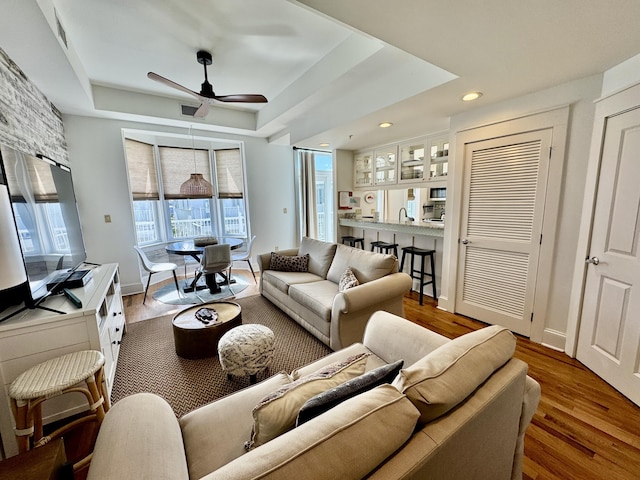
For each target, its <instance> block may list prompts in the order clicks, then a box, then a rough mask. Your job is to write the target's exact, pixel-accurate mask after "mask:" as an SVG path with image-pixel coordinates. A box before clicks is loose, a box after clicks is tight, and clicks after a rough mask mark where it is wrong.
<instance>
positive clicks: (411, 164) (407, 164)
mask: <svg viewBox="0 0 640 480" xmlns="http://www.w3.org/2000/svg"><path fill="white" fill-rule="evenodd" d="M422 165H424V161H423V160H405V161H404V162H402V166H403V167H421V166H422Z"/></svg>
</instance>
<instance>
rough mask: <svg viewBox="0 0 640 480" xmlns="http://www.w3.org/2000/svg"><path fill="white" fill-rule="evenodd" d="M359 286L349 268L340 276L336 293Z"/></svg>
mask: <svg viewBox="0 0 640 480" xmlns="http://www.w3.org/2000/svg"><path fill="white" fill-rule="evenodd" d="M358 285H360V282H359V281H358V279H357V277H356V276H355V274H354V273H353V270H351V269H350V268H349V267H347V269H346V270H345V271H344V273H343V274H342V275H341V276H340V281H339V282H338V291H339V292H344V291H345V290H348V289H350V288H353V287H357V286H358Z"/></svg>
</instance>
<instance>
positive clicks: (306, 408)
mask: <svg viewBox="0 0 640 480" xmlns="http://www.w3.org/2000/svg"><path fill="white" fill-rule="evenodd" d="M403 363H404V361H403V360H398V361H397V362H394V363H389V364H387V365H383V366H381V367H378V368H375V369H373V370H371V371H369V372H367V373H363V374H362V375H360V376H358V377H356V378H352V379H351V380H347V381H346V382H344V383H341V384H340V385H338V386H337V387H334V388H332V389H330V390H327V391H325V392H322V393H320V394H318V395H316V396H315V397H312V398H310V399H309V400H307V401H306V402H305V403H304V405H302V407H301V408H300V411H299V412H298V418H297V419H296V427H297V426H299V425H302V424H303V423H305V422H308V421H309V420H311V419H313V418H315V417H317V416H318V415H322V414H323V413H324V412H326V411H328V410H331V409H332V408H333V407H335V406H336V405H338V404H340V403H342V402H344V401H345V400H347V399H349V398H352V397H355V396H356V395H359V394H361V393H364V392H366V391H368V390H371V389H373V388H375V387H377V386H378V385H382V384H385V383H391V382H392V381H393V379H394V378H396V376H397V375H398V372H400V369H401V368H402V364H403Z"/></svg>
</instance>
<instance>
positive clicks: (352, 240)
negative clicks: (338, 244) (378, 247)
mask: <svg viewBox="0 0 640 480" xmlns="http://www.w3.org/2000/svg"><path fill="white" fill-rule="evenodd" d="M342 243H343V244H347V243H348V244H349V246H351V247H354V248H355V247H356V246H357V245H360V248H362V249H363V250H364V237H354V236H353V235H343V236H342Z"/></svg>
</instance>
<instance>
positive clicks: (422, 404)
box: [393, 325, 516, 423]
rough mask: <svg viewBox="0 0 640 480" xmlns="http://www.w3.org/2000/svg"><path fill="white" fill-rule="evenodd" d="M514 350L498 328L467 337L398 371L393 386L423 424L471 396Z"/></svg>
mask: <svg viewBox="0 0 640 480" xmlns="http://www.w3.org/2000/svg"><path fill="white" fill-rule="evenodd" d="M515 346H516V339H515V337H514V336H513V334H512V333H511V332H510V331H509V330H507V329H506V328H504V327H501V326H499V325H493V326H490V327H486V328H483V329H481V330H477V331H475V332H471V333H467V334H466V335H463V336H461V337H458V338H456V339H454V340H451V341H450V342H447V343H445V344H444V345H442V346H441V347H438V348H436V349H435V350H434V351H433V352H431V353H430V354H428V355H426V356H425V357H423V358H422V359H420V360H418V361H417V362H416V363H414V364H413V365H411V366H410V367H408V368H405V369H403V370H401V371H400V374H399V375H398V376H397V377H396V380H395V381H394V382H393V385H394V386H395V387H396V388H397V389H398V390H400V391H401V392H402V393H405V394H406V395H407V397H408V398H409V400H411V402H412V403H413V404H414V405H415V406H416V408H417V409H418V410H420V421H421V422H423V423H427V422H430V421H431V420H434V419H436V418H438V417H440V416H441V415H444V414H445V413H446V412H448V411H449V410H451V409H452V408H453V407H455V406H456V405H458V403H460V402H461V401H463V400H464V399H465V398H467V397H468V396H469V395H471V393H473V391H474V390H475V389H476V388H478V386H480V385H481V384H482V383H483V382H484V381H485V380H486V379H487V378H489V376H491V374H492V373H493V372H494V371H496V370H497V369H498V368H500V367H501V366H502V365H504V364H505V363H507V362H508V361H509V359H511V357H512V356H513V352H514V351H515Z"/></svg>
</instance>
